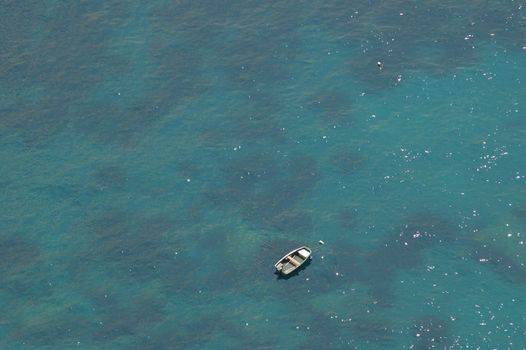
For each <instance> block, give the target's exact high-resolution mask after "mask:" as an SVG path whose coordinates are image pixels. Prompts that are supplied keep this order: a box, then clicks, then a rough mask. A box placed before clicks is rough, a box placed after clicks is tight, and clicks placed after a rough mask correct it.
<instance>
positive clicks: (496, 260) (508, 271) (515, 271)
mask: <svg viewBox="0 0 526 350" xmlns="http://www.w3.org/2000/svg"><path fill="white" fill-rule="evenodd" d="M472 246H473V250H472V253H471V256H472V258H473V259H474V260H476V261H481V259H483V261H487V262H486V264H485V265H487V266H490V267H491V269H492V270H493V271H495V272H496V273H497V274H498V275H499V276H500V277H501V278H503V279H504V280H506V281H507V282H509V283H516V284H523V285H524V284H526V267H525V266H524V264H522V263H519V262H518V260H519V257H518V256H517V257H516V258H513V257H511V256H509V255H508V254H507V253H506V252H505V251H503V250H502V249H501V248H499V247H497V246H495V244H494V243H492V242H486V243H482V242H478V241H473V242H472Z"/></svg>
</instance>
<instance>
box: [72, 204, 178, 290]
mask: <svg viewBox="0 0 526 350" xmlns="http://www.w3.org/2000/svg"><path fill="white" fill-rule="evenodd" d="M89 227H90V228H91V230H92V232H93V236H92V237H90V238H89V242H90V243H89V246H87V247H86V249H85V250H84V251H83V252H81V255H82V260H83V261H85V262H89V265H90V266H84V265H82V264H81V265H75V264H74V265H72V267H73V268H75V269H79V271H78V272H77V273H82V272H84V273H87V271H86V270H85V269H86V268H88V269H89V268H96V269H102V270H105V271H108V272H111V273H114V274H115V277H116V278H120V279H125V280H128V279H130V280H136V281H137V280H142V281H147V280H149V279H152V278H158V277H159V274H160V272H159V271H160V268H159V267H160V266H163V265H164V264H167V263H169V262H170V261H171V260H172V259H173V257H174V251H175V250H176V247H175V240H174V238H173V234H174V230H175V221H174V220H172V219H169V218H166V217H159V216H151V217H149V216H146V217H145V216H141V215H133V214H130V213H126V212H123V211H120V210H113V211H108V212H107V213H106V214H105V215H103V216H101V217H98V218H96V219H95V220H93V221H92V222H91V223H90V224H89Z"/></svg>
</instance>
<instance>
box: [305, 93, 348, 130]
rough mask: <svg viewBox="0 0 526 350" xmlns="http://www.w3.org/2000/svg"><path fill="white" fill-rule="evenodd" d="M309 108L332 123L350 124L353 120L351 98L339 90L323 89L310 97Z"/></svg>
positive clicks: (339, 124) (338, 124)
mask: <svg viewBox="0 0 526 350" xmlns="http://www.w3.org/2000/svg"><path fill="white" fill-rule="evenodd" d="M309 100H310V101H309V103H308V104H307V108H308V109H309V110H311V111H312V112H313V113H314V114H315V115H316V116H318V117H320V118H321V119H322V120H324V121H325V122H327V123H329V124H330V125H336V126H348V125H349V124H350V123H351V121H352V103H351V98H350V97H349V96H348V95H347V94H344V93H343V92H341V91H338V90H330V89H329V90H323V91H321V92H319V93H317V94H314V95H312V96H310V97H309Z"/></svg>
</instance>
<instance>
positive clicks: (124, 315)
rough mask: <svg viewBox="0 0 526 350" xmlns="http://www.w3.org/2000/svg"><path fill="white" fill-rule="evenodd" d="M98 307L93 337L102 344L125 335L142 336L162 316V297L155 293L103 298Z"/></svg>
mask: <svg viewBox="0 0 526 350" xmlns="http://www.w3.org/2000/svg"><path fill="white" fill-rule="evenodd" d="M97 306H98V317H99V318H100V319H101V320H102V321H101V322H102V324H101V325H100V327H98V329H97V330H96V331H95V332H94V338H95V339H96V340H97V341H99V342H101V343H104V342H105V341H107V340H110V339H113V338H117V337H120V336H125V335H132V336H137V335H145V334H146V333H147V329H148V328H150V327H153V325H155V324H157V323H161V322H162V321H163V319H164V318H165V313H164V311H163V306H164V302H163V299H161V298H159V296H158V295H156V294H155V293H152V294H151V295H145V294H140V293H137V294H135V292H134V293H133V294H132V295H126V296H125V295H123V296H121V297H119V298H118V297H117V296H109V297H107V298H104V297H102V298H99V299H98V301H97Z"/></svg>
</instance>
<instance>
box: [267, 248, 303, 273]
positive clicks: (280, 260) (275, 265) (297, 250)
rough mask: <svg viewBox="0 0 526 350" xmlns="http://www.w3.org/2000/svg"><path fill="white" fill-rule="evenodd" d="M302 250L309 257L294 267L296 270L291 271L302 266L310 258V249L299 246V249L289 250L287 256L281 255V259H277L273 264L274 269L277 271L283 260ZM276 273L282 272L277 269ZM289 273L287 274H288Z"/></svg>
mask: <svg viewBox="0 0 526 350" xmlns="http://www.w3.org/2000/svg"><path fill="white" fill-rule="evenodd" d="M302 249H305V250H307V251H308V252H309V256H308V257H307V258H306V259H305V260H303V261H302V262H301V264H300V265H299V266H296V268H295V269H293V270H292V271H294V270H296V269H297V268H298V267H300V266H301V265H303V264H304V263H305V262H306V261H307V260H308V259H309V258H310V257H311V254H312V249H310V248H309V247H307V246H301V247H299V248H296V249H293V250H291V251H290V252H288V253H287V254H285V255H283V257H282V258H281V259H279V260H278V262H277V263H275V264H274V267H275V268H276V269H278V265H279V264H280V263H281V262H282V261H283V260H285V259H286V258H287V257H288V256H290V255H292V254H294V253H297V252H299V251H300V250H302ZM278 271H280V272H282V270H279V269H278ZM292 271H290V272H292ZM290 272H289V273H290Z"/></svg>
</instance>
